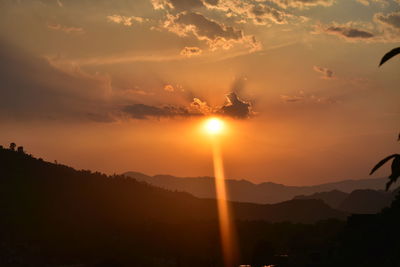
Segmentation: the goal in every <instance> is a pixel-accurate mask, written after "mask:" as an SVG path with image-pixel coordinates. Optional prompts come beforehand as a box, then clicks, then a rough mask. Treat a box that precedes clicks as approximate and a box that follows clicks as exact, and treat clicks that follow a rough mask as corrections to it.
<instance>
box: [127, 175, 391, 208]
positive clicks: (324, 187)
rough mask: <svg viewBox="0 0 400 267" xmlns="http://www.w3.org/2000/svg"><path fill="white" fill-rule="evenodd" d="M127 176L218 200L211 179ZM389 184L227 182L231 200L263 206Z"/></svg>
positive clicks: (379, 180)
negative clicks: (323, 193)
mask: <svg viewBox="0 0 400 267" xmlns="http://www.w3.org/2000/svg"><path fill="white" fill-rule="evenodd" d="M124 175H126V176H128V177H131V178H134V179H136V180H138V181H143V182H146V183H149V184H151V185H154V186H157V187H161V188H165V189H168V190H176V191H180V192H188V193H190V194H192V195H194V196H196V197H199V198H214V197H215V185H214V180H213V178H211V177H185V178H182V177H175V176H172V175H155V176H149V175H145V174H143V173H139V172H126V173H124ZM385 183H386V179H385V178H377V179H362V180H345V181H339V182H334V183H327V184H321V185H314V186H286V185H282V184H276V183H271V182H265V183H260V184H254V183H252V182H249V181H246V180H230V179H228V180H226V184H227V188H228V191H229V196H228V198H229V199H230V200H232V201H238V202H252V203H259V204H267V203H268V204H272V203H279V202H282V201H287V200H291V199H293V198H294V197H296V196H299V195H310V194H314V193H319V192H328V191H332V190H339V191H342V192H345V193H351V192H352V191H354V190H357V189H375V190H381V189H383V188H384V187H385Z"/></svg>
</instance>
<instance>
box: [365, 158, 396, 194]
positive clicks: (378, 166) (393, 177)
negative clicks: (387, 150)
mask: <svg viewBox="0 0 400 267" xmlns="http://www.w3.org/2000/svg"><path fill="white" fill-rule="evenodd" d="M391 159H393V162H392V174H391V175H390V176H389V182H387V183H386V191H388V190H389V188H390V186H391V185H392V183H394V182H396V181H397V179H398V178H399V177H400V154H393V155H390V156H389V157H386V158H384V159H383V160H381V161H380V162H379V163H378V164H376V165H375V167H374V168H373V169H372V170H371V173H370V174H369V175H371V174H373V173H374V172H375V171H376V170H377V169H379V168H380V167H382V165H384V164H385V163H386V162H388V161H389V160H391Z"/></svg>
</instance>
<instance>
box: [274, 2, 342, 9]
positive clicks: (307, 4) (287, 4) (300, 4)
mask: <svg viewBox="0 0 400 267" xmlns="http://www.w3.org/2000/svg"><path fill="white" fill-rule="evenodd" d="M270 1H271V2H273V3H275V4H277V5H278V6H280V7H282V8H289V7H293V8H299V9H305V8H310V7H315V6H324V7H329V6H332V5H333V4H334V3H335V1H334V0H270Z"/></svg>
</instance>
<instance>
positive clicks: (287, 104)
mask: <svg viewBox="0 0 400 267" xmlns="http://www.w3.org/2000/svg"><path fill="white" fill-rule="evenodd" d="M0 13H1V16H0V17H1V18H0V35H1V38H0V65H1V66H0V78H1V81H2V82H1V85H0V124H1V131H0V143H1V144H2V145H4V146H6V145H7V144H8V143H9V142H12V141H14V142H16V143H17V144H18V145H24V147H25V148H26V150H27V151H28V152H29V153H32V154H34V155H35V156H38V157H43V158H44V159H47V160H50V161H53V160H57V161H58V162H61V163H64V164H67V165H71V166H73V167H76V168H78V169H81V168H84V169H91V170H98V171H103V172H106V173H121V172H125V171H130V170H134V171H139V172H144V173H147V174H172V175H178V176H201V175H212V173H213V172H212V159H211V149H210V146H209V143H208V140H207V138H206V137H205V136H204V135H203V134H202V133H200V132H199V130H198V129H199V125H200V124H201V122H202V120H204V118H205V117H206V116H209V115H214V114H218V115H222V116H225V118H226V120H227V123H228V125H229V128H230V131H229V134H227V135H226V136H225V137H224V138H223V139H224V141H223V155H224V161H225V165H226V166H225V171H226V176H227V177H229V178H235V179H242V178H243V179H248V180H251V181H254V182H263V181H273V182H278V183H284V184H295V185H303V184H316V183H323V182H329V181H336V180H342V179H349V178H353V179H355V178H366V177H367V175H368V172H369V170H370V168H371V167H372V166H373V165H374V163H376V162H377V160H379V159H380V158H382V157H383V156H385V155H387V154H390V153H395V152H398V144H396V136H397V133H398V131H399V119H400V105H399V100H400V90H399V84H400V75H399V71H400V69H399V59H398V58H394V59H392V60H391V61H389V62H387V63H386V64H385V65H384V66H383V67H381V68H378V66H377V65H378V62H379V59H380V58H381V56H382V55H383V54H384V53H385V52H387V51H388V50H390V49H391V48H393V47H396V46H398V43H399V41H400V23H399V21H400V5H399V3H398V1H395V0H378V1H377V0H375V1H368V0H363V1H357V0H354V1H353V0H351V1H350V0H336V1H333V0H313V1H304V0H269V1H258V0H244V1H236V0H219V1H212V0H138V1H122V0H116V1H113V2H112V3H111V2H109V1H98V0H97V1H94V0H82V1H65V0H58V1H53V0H52V1H50V0H48V1H36V0H33V1H24V0H20V1H1V2H0ZM232 93H233V94H234V95H233V96H232ZM229 94H231V99H230V100H229V99H227V98H226V96H227V95H229ZM232 97H233V98H232ZM386 173H387V169H386V170H385V169H382V171H381V172H378V173H377V174H376V175H377V176H384V175H386Z"/></svg>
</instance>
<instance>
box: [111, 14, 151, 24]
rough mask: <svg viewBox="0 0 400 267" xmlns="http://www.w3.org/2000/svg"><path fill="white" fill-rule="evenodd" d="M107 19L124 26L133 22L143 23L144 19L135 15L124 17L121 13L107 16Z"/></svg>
mask: <svg viewBox="0 0 400 267" xmlns="http://www.w3.org/2000/svg"><path fill="white" fill-rule="evenodd" d="M107 20H108V21H109V22H114V23H117V24H122V25H125V26H132V24H133V22H136V23H143V22H144V21H145V19H144V18H142V17H135V16H130V17H126V16H121V15H111V16H107Z"/></svg>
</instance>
